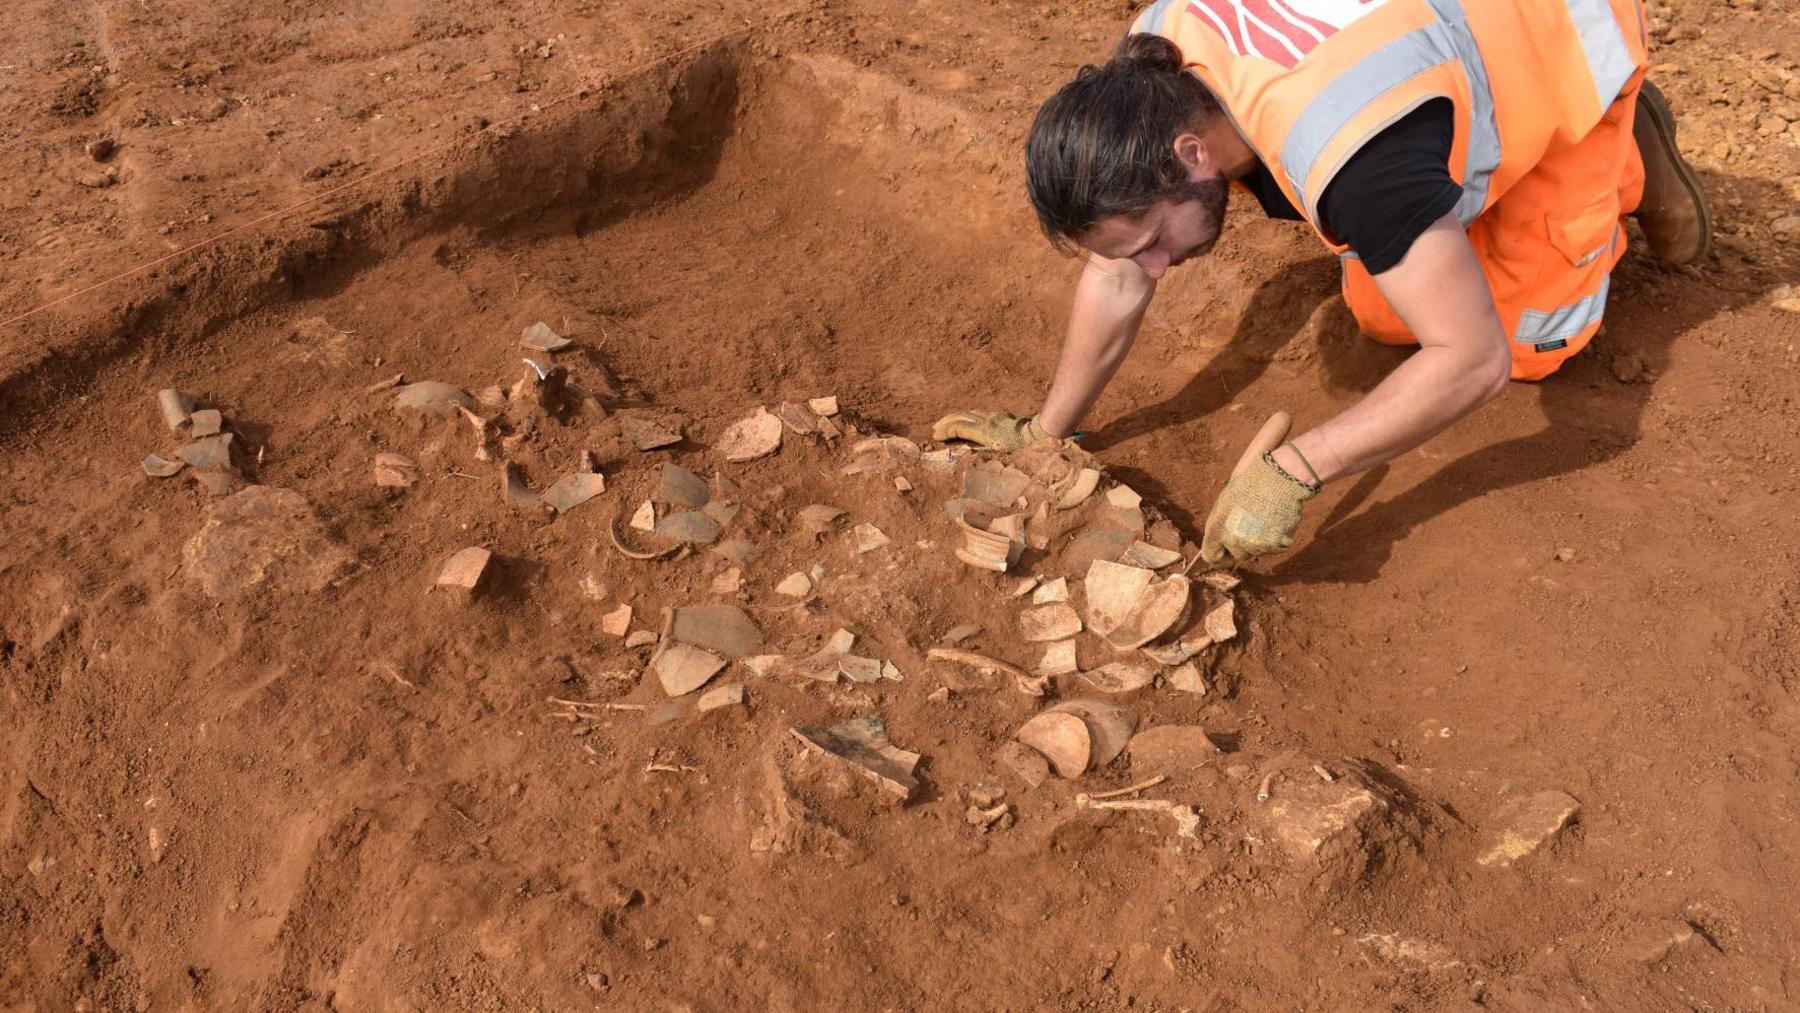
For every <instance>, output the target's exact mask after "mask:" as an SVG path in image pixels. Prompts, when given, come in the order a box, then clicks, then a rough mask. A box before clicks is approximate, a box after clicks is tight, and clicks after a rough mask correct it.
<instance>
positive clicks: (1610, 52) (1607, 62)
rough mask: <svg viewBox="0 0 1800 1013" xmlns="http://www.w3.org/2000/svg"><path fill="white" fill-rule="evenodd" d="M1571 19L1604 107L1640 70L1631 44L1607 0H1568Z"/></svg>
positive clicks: (1595, 94) (1596, 98)
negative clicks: (1633, 56)
mask: <svg viewBox="0 0 1800 1013" xmlns="http://www.w3.org/2000/svg"><path fill="white" fill-rule="evenodd" d="M1567 2H1568V5H1569V20H1570V21H1573V22H1574V23H1575V34H1576V35H1578V36H1580V37H1581V51H1582V53H1584V54H1586V56H1587V64H1588V69H1589V70H1590V71H1592V72H1593V74H1594V98H1595V100H1596V101H1598V102H1599V103H1600V108H1601V109H1602V110H1605V109H1606V107H1607V106H1610V105H1612V104H1613V100H1614V99H1616V98H1618V97H1619V92H1621V91H1623V90H1624V88H1625V82H1627V81H1629V80H1631V75H1632V74H1633V73H1635V72H1636V71H1637V61H1636V60H1634V59H1632V56H1631V47H1630V46H1627V45H1626V44H1625V30H1624V29H1622V28H1620V27H1619V19H1618V18H1615V17H1613V12H1612V5H1611V4H1608V3H1607V2H1606V0H1567Z"/></svg>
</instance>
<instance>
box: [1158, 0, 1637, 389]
mask: <svg viewBox="0 0 1800 1013" xmlns="http://www.w3.org/2000/svg"><path fill="white" fill-rule="evenodd" d="M1132 31H1133V32H1149V33H1154V34H1157V35H1161V36H1163V37H1164V38H1167V39H1169V40H1170V41H1171V42H1173V43H1175V45H1176V47H1177V48H1179V49H1180V50H1181V53H1182V58H1183V62H1184V63H1185V64H1186V65H1187V66H1188V68H1189V69H1190V70H1191V71H1192V72H1193V73H1194V74H1196V75H1197V76H1198V77H1199V78H1200V79H1201V81H1203V82H1204V83H1205V84H1206V86H1207V87H1208V88H1209V89H1211V91H1212V92H1213V94H1214V95H1215V96H1217V98H1218V99H1219V103H1220V104H1221V105H1222V106H1223V107H1224V108H1225V110H1226V113H1227V115H1228V116H1230V117H1231V119H1232V121H1233V123H1234V124H1235V125H1236V126H1237V128H1238V132H1239V133H1240V134H1241V135H1243V137H1244V139H1245V140H1246V141H1247V142H1248V143H1249V144H1250V146H1251V147H1252V148H1254V149H1255V151H1256V153H1257V155H1258V157H1260V158H1261V159H1262V161H1263V164H1264V165H1266V166H1267V167H1268V168H1269V170H1270V175H1272V176H1273V177H1274V179H1275V181H1276V183H1277V184H1278V185H1279V186H1280V187H1281V189H1282V190H1283V191H1284V192H1285V193H1286V194H1287V197H1288V199H1289V200H1290V201H1291V202H1292V203H1293V205H1294V207H1295V208H1296V209H1298V210H1299V211H1300V213H1301V214H1302V215H1303V216H1304V217H1305V218H1306V220H1307V222H1308V223H1309V224H1311V225H1312V226H1313V228H1314V230H1315V231H1317V232H1318V233H1319V235H1320V237H1321V238H1322V239H1323V240H1324V241H1325V243H1326V244H1327V245H1328V246H1330V247H1331V248H1332V249H1333V250H1334V251H1336V252H1338V253H1339V254H1340V255H1342V256H1345V257H1346V258H1350V257H1353V256H1354V254H1353V253H1350V252H1349V251H1348V248H1347V247H1346V246H1344V245H1343V244H1342V243H1341V242H1339V241H1338V239H1337V237H1335V236H1332V235H1329V234H1328V233H1327V232H1326V231H1325V230H1324V229H1323V228H1321V227H1320V225H1319V218H1318V207H1319V198H1320V195H1321V194H1323V193H1324V192H1325V188H1326V187H1327V186H1328V185H1330V183H1331V180H1332V178H1333V177H1334V176H1335V175H1336V174H1337V172H1338V170H1339V169H1341V168H1343V166H1344V164H1345V163H1346V162H1347V161H1349V159H1350V157H1351V156H1352V155H1354V154H1355V153H1356V152H1357V151H1358V150H1359V149H1360V148H1361V147H1362V146H1363V145H1364V144H1365V143H1367V142H1368V141H1369V140H1370V139H1371V138H1373V137H1374V136H1375V135H1376V134H1378V133H1380V132H1381V131H1382V130H1383V129H1384V128H1386V127H1387V126H1389V125H1391V124H1392V123H1394V122H1395V121H1396V120H1398V119H1400V118H1401V117H1402V116H1405V115H1406V114H1407V113H1409V112H1411V111H1412V110H1414V109H1416V108H1418V107H1419V106H1420V105H1421V104H1423V103H1425V102H1426V101H1429V100H1431V99H1434V98H1444V99H1448V100H1450V102H1451V104H1452V106H1453V107H1454V109H1455V124H1456V132H1455V139H1454V142H1453V145H1452V148H1451V153H1450V165H1449V170H1450V176H1451V178H1453V179H1456V180H1458V181H1459V182H1460V183H1461V184H1462V187H1463V195H1462V199H1461V200H1460V201H1459V202H1458V204H1457V207H1456V214H1457V217H1458V218H1459V219H1461V221H1462V223H1463V225H1464V227H1465V228H1467V227H1469V226H1471V225H1473V224H1474V223H1475V222H1476V220H1477V219H1479V218H1480V217H1481V216H1482V215H1483V213H1484V212H1486V211H1488V210H1489V209H1490V208H1493V207H1494V205H1495V204H1496V202H1498V201H1500V200H1501V199H1502V198H1503V197H1505V196H1506V194H1507V192H1508V191H1509V190H1511V189H1512V188H1513V186H1514V185H1515V184H1516V183H1518V182H1519V181H1520V180H1521V179H1522V178H1524V177H1525V176H1526V175H1527V174H1529V173H1531V172H1532V170H1533V169H1534V168H1536V167H1538V166H1539V165H1540V163H1544V162H1545V161H1546V159H1547V158H1552V159H1553V157H1554V156H1556V155H1558V154H1559V153H1565V152H1568V151H1569V149H1571V148H1574V147H1575V146H1576V145H1577V144H1578V143H1580V142H1581V141H1582V140H1583V139H1584V138H1588V137H1589V135H1590V134H1591V133H1594V132H1595V127H1596V126H1597V125H1599V124H1600V122H1601V120H1602V118H1604V117H1607V116H1608V115H1609V110H1611V115H1612V116H1613V117H1615V118H1616V117H1617V116H1618V115H1619V113H1618V110H1617V105H1616V104H1617V103H1618V102H1619V99H1620V96H1621V95H1622V94H1625V92H1626V88H1627V85H1628V83H1629V84H1631V85H1632V86H1633V89H1635V83H1636V81H1635V78H1636V75H1638V74H1639V73H1640V71H1641V70H1642V68H1643V66H1644V62H1645V57H1644V53H1645V50H1646V37H1645V35H1644V26H1643V10H1642V7H1641V6H1640V2H1639V0H1158V2H1157V3H1155V4H1153V5H1152V6H1150V7H1149V8H1147V9H1145V10H1144V11H1143V13H1142V14H1140V15H1139V17H1138V18H1137V20H1136V21H1135V22H1134V23H1133V25H1132ZM1627 33H1630V34H1629V35H1628V34H1627ZM1634 93H1635V92H1633V94H1634ZM1625 126H1626V132H1625V138H1626V142H1627V143H1628V141H1629V123H1628V121H1627V123H1626V124H1625ZM1534 199H1535V198H1534ZM1620 210H1621V208H1620V207H1619V206H1618V201H1617V200H1614V201H1613V202H1612V205H1611V207H1610V210H1608V209H1607V208H1606V207H1605V205H1604V204H1596V205H1595V214H1596V215H1600V216H1603V218H1604V220H1600V221H1596V222H1593V223H1576V224H1577V225H1579V226H1580V227H1579V228H1574V229H1569V230H1567V231H1569V232H1570V235H1571V237H1572V239H1571V241H1573V242H1578V243H1580V244H1583V245H1584V246H1585V245H1591V246H1592V247H1593V248H1592V249H1585V248H1584V249H1582V250H1579V251H1573V253H1572V255H1571V256H1570V258H1569V261H1570V265H1571V269H1572V270H1573V269H1577V268H1579V267H1582V266H1585V265H1586V264H1588V263H1590V262H1592V263H1593V266H1594V267H1596V268H1603V269H1602V270H1599V271H1597V272H1594V278H1595V279H1596V280H1594V281H1593V282H1592V283H1586V282H1583V283H1581V284H1580V286H1579V288H1580V291H1575V292H1571V293H1570V294H1569V295H1568V296H1567V297H1568V298H1571V300H1572V301H1571V302H1570V303H1568V304H1558V305H1550V306H1538V307H1527V306H1524V305H1519V306H1511V307H1508V306H1506V305H1501V307H1500V308H1501V310H1502V316H1503V318H1504V319H1505V323H1506V325H1507V327H1508V329H1509V330H1511V331H1513V332H1514V334H1513V336H1512V337H1513V340H1514V341H1515V342H1521V343H1523V346H1524V347H1523V348H1522V349H1515V354H1519V353H1520V352H1524V353H1525V354H1530V351H1529V350H1530V349H1531V348H1535V347H1539V346H1544V347H1548V346H1553V345H1556V343H1557V341H1565V342H1566V341H1569V340H1571V339H1575V338H1576V337H1577V336H1579V335H1582V334H1583V333H1591V331H1592V330H1593V329H1597V327H1598V323H1599V320H1600V316H1601V313H1602V312H1603V310H1604V304H1605V296H1606V278H1607V274H1608V272H1610V269H1611V267H1612V261H1613V260H1616V255H1617V254H1618V253H1621V252H1622V251H1623V245H1624V244H1623V231H1622V230H1621V229H1619V228H1618V227H1617V224H1616V223H1617V219H1618V216H1619V213H1620ZM1539 220H1540V222H1541V221H1542V219H1541V218H1540V219H1539ZM1589 225H1593V226H1595V227H1594V228H1589V227H1587V226H1589ZM1550 241H1551V242H1552V243H1555V242H1557V237H1556V236H1555V235H1551V236H1550ZM1539 245H1541V241H1540V244H1539ZM1564 245H1567V244H1564ZM1478 252H1481V251H1480V250H1479V248H1478ZM1609 254H1611V256H1608V255H1609ZM1354 268H1355V270H1356V271H1358V272H1360V270H1361V265H1360V263H1358V264H1355V265H1354ZM1350 273H1351V266H1350V265H1349V264H1347V265H1346V293H1347V295H1348V294H1351V287H1352V286H1351V285H1350V280H1351V279H1350ZM1489 275H1490V282H1491V283H1493V282H1495V278H1494V271H1493V270H1490V271H1489ZM1361 277H1362V280H1364V281H1367V276H1366V274H1363V275H1362V276H1361ZM1365 287H1366V288H1367V289H1368V290H1370V291H1372V289H1373V286H1372V283H1370V284H1369V285H1367V286H1365ZM1502 287H1503V286H1502V285H1500V284H1494V288H1495V290H1496V301H1497V303H1502V302H1503V300H1502V298H1501V291H1500V290H1501V288H1502ZM1596 287H1597V290H1595V289H1596ZM1575 295H1579V296H1580V298H1579V299H1574V298H1573V297H1574V296H1575ZM1365 301H1366V300H1365ZM1515 301H1518V300H1515ZM1352 308H1353V309H1357V310H1358V317H1359V320H1360V319H1361V318H1362V317H1363V316H1364V314H1363V312H1362V310H1361V308H1360V307H1357V306H1355V305H1354V300H1353V307H1352ZM1376 336H1377V337H1381V338H1382V339H1383V340H1389V338H1388V337H1386V336H1383V335H1380V334H1377V335H1376ZM1545 338H1553V340H1541V339H1545ZM1580 343H1581V344H1585V343H1586V339H1585V337H1581V338H1580ZM1558 347H1561V346H1558ZM1577 347H1578V346H1577ZM1540 350H1541V349H1540ZM1572 352H1573V349H1572V348H1571V349H1569V353H1570V354H1572ZM1553 368H1554V365H1550V366H1549V367H1548V368H1547V369H1542V370H1538V369H1535V368H1533V369H1527V370H1524V371H1520V370H1518V369H1515V375H1517V376H1521V378H1524V377H1527V376H1529V375H1530V374H1532V373H1538V374H1539V375H1541V374H1542V373H1547V372H1548V371H1549V369H1553Z"/></svg>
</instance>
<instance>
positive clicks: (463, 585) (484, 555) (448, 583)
mask: <svg viewBox="0 0 1800 1013" xmlns="http://www.w3.org/2000/svg"><path fill="white" fill-rule="evenodd" d="M492 559H493V553H491V552H489V551H488V550H487V549H483V548H481V547H479V546H470V547H468V548H466V549H462V550H459V551H458V552H457V553H456V555H454V556H451V557H450V559H449V560H448V561H446V562H445V563H444V567H443V569H442V570H439V571H438V578H437V586H438V587H440V588H443V589H444V590H446V591H449V592H450V593H451V594H452V595H454V596H456V597H458V598H460V599H462V600H464V601H467V600H468V599H469V598H470V597H471V596H473V595H474V594H475V592H476V591H478V590H480V588H481V581H482V579H483V578H484V577H486V576H487V570H488V563H489V562H490V561H491V560H492Z"/></svg>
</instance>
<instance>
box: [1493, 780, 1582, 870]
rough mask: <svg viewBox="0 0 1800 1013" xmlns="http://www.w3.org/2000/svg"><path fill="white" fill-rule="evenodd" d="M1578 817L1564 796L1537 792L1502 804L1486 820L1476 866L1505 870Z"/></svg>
mask: <svg viewBox="0 0 1800 1013" xmlns="http://www.w3.org/2000/svg"><path fill="white" fill-rule="evenodd" d="M1580 813H1581V803H1580V802H1577V801H1576V800H1575V798H1574V797H1573V796H1571V795H1569V794H1568V793H1566V792H1561V791H1540V792H1535V793H1533V794H1530V795H1525V796H1521V797H1519V798H1514V799H1511V800H1509V801H1508V802H1506V803H1505V804H1503V805H1502V806H1501V807H1500V808H1499V809H1498V810H1497V811H1496V812H1495V813H1494V815H1493V817H1492V818H1491V819H1489V820H1488V826H1489V828H1490V829H1489V831H1488V832H1487V834H1486V835H1484V838H1483V843H1482V848H1481V854H1480V855H1479V856H1477V857H1476V859H1475V862H1476V864H1478V865H1482V866H1487V867H1489V868H1493V867H1501V868H1504V867H1506V866H1509V865H1511V864H1513V863H1514V862H1517V861H1518V860H1519V859H1521V858H1525V857H1526V856H1528V855H1531V854H1533V853H1534V852H1536V851H1537V850H1538V849H1539V848H1541V847H1543V846H1544V845H1545V844H1547V843H1549V842H1550V841H1552V840H1554V839H1555V838H1556V837H1557V835H1559V834H1561V833H1562V832H1563V830H1564V829H1565V828H1567V827H1568V825H1569V824H1570V823H1571V822H1573V821H1574V819H1575V817H1576V816H1578V815H1579V814H1580Z"/></svg>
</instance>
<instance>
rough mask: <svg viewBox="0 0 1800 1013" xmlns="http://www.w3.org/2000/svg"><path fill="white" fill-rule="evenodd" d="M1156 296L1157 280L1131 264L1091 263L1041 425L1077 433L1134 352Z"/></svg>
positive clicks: (1058, 433) (1091, 259)
mask: <svg viewBox="0 0 1800 1013" xmlns="http://www.w3.org/2000/svg"><path fill="white" fill-rule="evenodd" d="M1155 294H1156V279H1154V278H1152V277H1150V275H1148V274H1146V273H1145V272H1144V269H1143V268H1141V267H1139V266H1137V264H1135V263H1133V262H1132V261H1129V260H1108V259H1107V258H1105V257H1100V256H1091V257H1089V258H1088V262H1087V267H1085V268H1084V269H1083V270H1082V272H1081V280H1080V281H1078V282H1077V283H1076V285H1075V301H1074V304H1073V305H1072V306H1071V307H1070V309H1069V332H1068V335H1067V337H1065V338H1064V339H1063V348H1062V358H1061V360H1060V361H1058V362H1057V364H1056V378H1055V379H1054V380H1053V381H1052V382H1051V384H1050V393H1049V395H1047V396H1046V397H1045V399H1044V408H1043V410H1042V411H1040V412H1039V413H1038V416H1037V421H1038V425H1041V426H1043V427H1044V429H1045V430H1047V431H1048V432H1049V433H1050V434H1051V435H1053V436H1067V435H1069V434H1070V433H1072V432H1074V431H1075V429H1076V427H1077V426H1079V425H1080V424H1081V419H1082V416H1084V415H1086V414H1087V411H1088V409H1089V408H1091V407H1093V405H1094V402H1095V401H1096V400H1097V399H1098V398H1099V397H1100V392H1101V391H1102V390H1104V389H1105V388H1106V384H1107V382H1108V381H1110V380H1111V379H1112V378H1113V374H1114V373H1116V372H1118V369H1119V364H1120V363H1122V362H1124V361H1125V353H1127V352H1129V351H1131V343H1132V342H1133V341H1135V340H1136V339H1137V332H1138V325H1139V324H1140V323H1142V322H1143V319H1144V310H1145V309H1146V308H1147V307H1148V306H1149V305H1150V297H1151V296H1153V295H1155Z"/></svg>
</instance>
